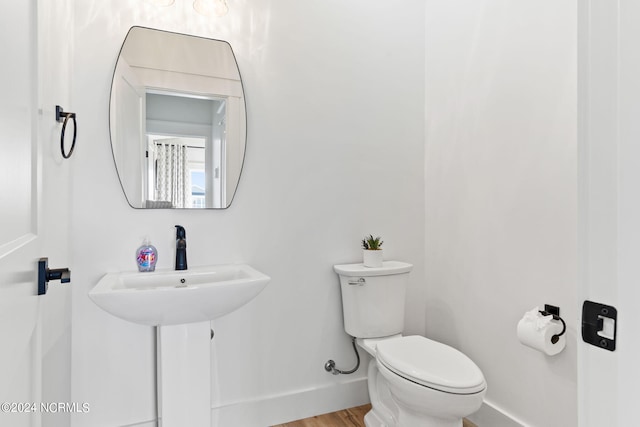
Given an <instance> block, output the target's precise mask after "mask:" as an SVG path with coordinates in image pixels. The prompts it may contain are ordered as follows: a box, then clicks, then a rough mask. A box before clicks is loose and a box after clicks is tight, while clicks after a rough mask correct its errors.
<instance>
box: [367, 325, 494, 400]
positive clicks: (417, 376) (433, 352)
mask: <svg viewBox="0 0 640 427" xmlns="http://www.w3.org/2000/svg"><path fill="white" fill-rule="evenodd" d="M376 347H377V352H376V359H377V360H378V362H379V363H381V364H382V365H384V366H385V367H386V368H387V369H389V370H390V371H392V372H393V373H395V374H396V375H398V376H401V377H403V378H405V379H407V380H409V381H411V382H414V383H416V384H420V385H422V386H425V387H429V388H432V389H435V390H440V391H443V392H446V393H454V394H474V393H479V392H481V391H483V390H484V389H485V388H486V383H485V380H484V376H483V375H482V372H481V371H480V368H478V366H476V364H475V363H473V361H472V360H471V359H469V358H468V357H467V356H466V355H464V354H463V353H462V352H460V351H458V350H456V349H454V348H452V347H449V346H448V345H445V344H442V343H439V342H436V341H432V340H430V339H428V338H425V337H421V336H417V335H413V336H407V337H399V338H394V339H389V340H384V341H380V342H378V343H377V346H376Z"/></svg>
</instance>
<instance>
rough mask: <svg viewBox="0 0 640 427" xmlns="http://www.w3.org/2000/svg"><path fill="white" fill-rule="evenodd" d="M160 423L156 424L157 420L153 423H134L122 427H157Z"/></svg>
mask: <svg viewBox="0 0 640 427" xmlns="http://www.w3.org/2000/svg"><path fill="white" fill-rule="evenodd" d="M157 426H158V423H157V422H156V420H153V421H143V422H141V423H134V424H127V425H126V426H122V427H157Z"/></svg>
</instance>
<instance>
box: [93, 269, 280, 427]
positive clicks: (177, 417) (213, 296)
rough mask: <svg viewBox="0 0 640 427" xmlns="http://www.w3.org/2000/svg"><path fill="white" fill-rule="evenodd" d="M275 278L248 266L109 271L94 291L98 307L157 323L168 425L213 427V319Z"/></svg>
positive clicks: (161, 397) (162, 405)
mask: <svg viewBox="0 0 640 427" xmlns="http://www.w3.org/2000/svg"><path fill="white" fill-rule="evenodd" d="M269 280H270V278H269V277H268V276H266V275H265V274H263V273H261V272H259V271H257V270H255V269H254V268H252V267H250V266H248V265H246V264H230V265H213V266H205V267H195V268H190V269H189V270H184V271H174V270H156V271H155V272H147V273H140V272H120V273H108V274H106V275H105V276H104V277H103V278H102V279H101V280H100V281H99V282H98V284H97V285H96V286H95V288H93V289H92V290H91V291H90V292H89V297H90V298H91V299H92V300H93V302H95V303H96V304H97V305H98V306H99V307H101V308H102V309H104V310H105V311H107V312H109V313H111V314H112V315H114V316H116V317H119V318H121V319H125V320H128V321H130V322H134V323H139V324H143V325H149V326H158V341H157V342H158V344H157V345H158V408H159V411H158V412H159V414H158V416H159V419H160V425H161V426H163V427H183V426H190V427H211V382H210V381H211V354H210V351H211V344H210V336H211V335H210V334H211V327H210V321H211V320H213V319H215V318H217V317H220V316H224V315H225V314H228V313H230V312H232V311H234V310H236V309H238V308H240V307H242V306H243V305H245V304H246V303H248V302H249V301H251V300H252V299H253V298H255V297H256V296H257V295H258V294H259V293H260V292H261V291H262V290H263V289H264V287H265V286H266V285H267V283H268V282H269Z"/></svg>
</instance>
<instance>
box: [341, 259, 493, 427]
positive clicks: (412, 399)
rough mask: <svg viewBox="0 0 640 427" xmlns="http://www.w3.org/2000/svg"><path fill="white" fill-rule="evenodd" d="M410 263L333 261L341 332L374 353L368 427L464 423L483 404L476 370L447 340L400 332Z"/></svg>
mask: <svg viewBox="0 0 640 427" xmlns="http://www.w3.org/2000/svg"><path fill="white" fill-rule="evenodd" d="M412 268H413V265H411V264H408V263H405V262H400V261H385V262H383V264H382V267H373V268H371V267H365V266H364V265H363V264H345V265H336V266H334V270H335V272H336V273H338V275H339V276H340V288H341V290H342V311H343V315H344V327H345V331H346V332H347V333H348V334H349V335H351V336H353V337H355V338H356V342H357V343H358V345H359V346H360V347H361V348H362V349H364V350H365V351H366V352H368V353H369V354H370V355H371V356H372V360H371V361H370V362H369V367H368V376H367V380H368V388H369V397H370V399H371V407H372V409H371V411H369V412H368V413H367V415H366V416H365V425H366V426H367V427H461V426H462V419H463V418H464V417H466V416H467V415H469V414H472V413H473V412H475V411H477V410H478V409H479V408H480V406H481V405H482V399H483V397H484V395H485V393H486V389H487V384H486V382H485V379H484V376H483V375H482V371H480V368H478V366H476V364H475V363H473V361H472V360H471V359H469V358H468V357H467V356H465V355H464V354H463V353H461V352H460V351H458V350H456V349H454V348H452V347H449V346H448V345H445V344H442V343H439V342H436V341H433V340H430V339H428V338H425V337H422V336H417V335H413V336H403V335H402V331H403V328H404V307H405V295H406V288H407V279H408V276H409V272H410V271H411V270H412Z"/></svg>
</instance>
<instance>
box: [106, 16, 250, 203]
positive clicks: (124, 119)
mask: <svg viewBox="0 0 640 427" xmlns="http://www.w3.org/2000/svg"><path fill="white" fill-rule="evenodd" d="M109 111H110V114H109V120H110V131H111V148H112V151H113V157H114V160H115V164H116V169H117V171H118V176H119V178H120V182H121V184H122V189H123V190H124V193H125V196H126V198H127V201H128V202H129V204H130V205H131V206H132V207H134V208H226V207H228V206H229V205H230V203H231V200H232V199H233V196H234V193H235V191H236V188H237V186H238V180H239V179H240V173H241V171H242V163H243V160H244V152H245V142H246V113H245V103H244V93H243V90H242V82H241V80H240V72H239V70H238V66H237V64H236V60H235V57H234V55H233V52H232V50H231V46H229V44H228V43H226V42H224V41H220V40H212V39H205V38H201V37H194V36H187V35H183V34H176V33H170V32H166V31H159V30H153V29H149V28H142V27H133V28H131V30H129V33H128V34H127V37H126V38H125V41H124V43H123V45H122V49H121V51H120V56H119V57H118V62H117V64H116V69H115V72H114V75H113V84H112V86H111V103H110V110H109Z"/></svg>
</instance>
